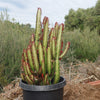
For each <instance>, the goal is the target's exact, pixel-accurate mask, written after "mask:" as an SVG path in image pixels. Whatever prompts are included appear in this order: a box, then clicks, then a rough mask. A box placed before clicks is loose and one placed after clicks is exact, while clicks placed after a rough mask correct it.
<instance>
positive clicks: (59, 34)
mask: <svg viewBox="0 0 100 100" xmlns="http://www.w3.org/2000/svg"><path fill="white" fill-rule="evenodd" d="M61 35H62V25H60V26H59V33H58V38H57V46H56V59H58V58H59V55H60V47H61Z"/></svg>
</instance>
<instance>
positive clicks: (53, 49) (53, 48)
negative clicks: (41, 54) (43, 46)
mask: <svg viewBox="0 0 100 100" xmlns="http://www.w3.org/2000/svg"><path fill="white" fill-rule="evenodd" d="M55 46H56V45H55V37H53V39H52V55H53V59H55V56H56V48H55Z"/></svg>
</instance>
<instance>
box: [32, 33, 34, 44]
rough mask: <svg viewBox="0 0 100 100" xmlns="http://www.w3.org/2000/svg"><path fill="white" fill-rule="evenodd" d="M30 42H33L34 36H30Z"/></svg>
mask: <svg viewBox="0 0 100 100" xmlns="http://www.w3.org/2000/svg"><path fill="white" fill-rule="evenodd" d="M31 42H34V34H32V37H31Z"/></svg>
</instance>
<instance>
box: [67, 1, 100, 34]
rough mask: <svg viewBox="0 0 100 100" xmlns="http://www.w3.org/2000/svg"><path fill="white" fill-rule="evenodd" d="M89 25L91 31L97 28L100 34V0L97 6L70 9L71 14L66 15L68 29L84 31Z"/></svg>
mask: <svg viewBox="0 0 100 100" xmlns="http://www.w3.org/2000/svg"><path fill="white" fill-rule="evenodd" d="M87 26H89V28H90V31H92V30H94V29H97V32H98V34H99V35H100V0H98V1H97V3H96V5H95V7H92V8H88V9H81V8H79V9H78V10H77V11H75V10H73V9H70V11H69V14H68V15H66V16H65V29H66V31H72V30H74V29H80V31H83V30H84V29H85V28H86V27H87Z"/></svg>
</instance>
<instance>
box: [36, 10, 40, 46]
mask: <svg viewBox="0 0 100 100" xmlns="http://www.w3.org/2000/svg"><path fill="white" fill-rule="evenodd" d="M40 32H41V8H38V10H37V16H36V32H35V44H36V47H37V46H38V42H39V34H40Z"/></svg>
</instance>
